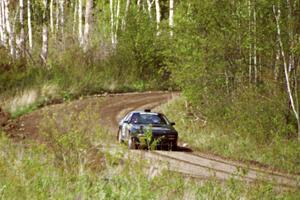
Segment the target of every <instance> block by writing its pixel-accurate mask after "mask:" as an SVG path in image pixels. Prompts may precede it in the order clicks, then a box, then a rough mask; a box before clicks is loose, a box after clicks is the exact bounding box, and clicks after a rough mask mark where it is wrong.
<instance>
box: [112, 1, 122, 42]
mask: <svg viewBox="0 0 300 200" xmlns="http://www.w3.org/2000/svg"><path fill="white" fill-rule="evenodd" d="M116 6H117V7H116V15H115V16H116V19H115V20H116V24H115V25H116V27H115V36H114V37H115V43H116V44H117V43H118V31H119V21H120V8H121V5H120V0H117V5H116Z"/></svg>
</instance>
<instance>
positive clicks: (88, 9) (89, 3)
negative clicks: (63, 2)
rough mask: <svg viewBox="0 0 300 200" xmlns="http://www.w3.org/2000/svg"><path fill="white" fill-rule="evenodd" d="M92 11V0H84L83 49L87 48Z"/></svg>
mask: <svg viewBox="0 0 300 200" xmlns="http://www.w3.org/2000/svg"><path fill="white" fill-rule="evenodd" d="M92 11H93V0H87V1H86V7H85V25H84V35H83V41H84V42H83V46H84V47H83V48H84V51H86V50H87V47H88V43H89V41H88V39H89V34H90V29H91V24H92Z"/></svg>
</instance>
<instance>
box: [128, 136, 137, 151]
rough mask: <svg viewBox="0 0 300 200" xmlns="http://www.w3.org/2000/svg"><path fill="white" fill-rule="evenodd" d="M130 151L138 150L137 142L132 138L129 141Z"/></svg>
mask: <svg viewBox="0 0 300 200" xmlns="http://www.w3.org/2000/svg"><path fill="white" fill-rule="evenodd" d="M128 149H136V142H135V140H134V139H133V138H132V137H130V138H129V140H128Z"/></svg>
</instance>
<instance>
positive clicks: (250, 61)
mask: <svg viewBox="0 0 300 200" xmlns="http://www.w3.org/2000/svg"><path fill="white" fill-rule="evenodd" d="M248 4H249V5H248V6H249V7H248V9H249V84H251V83H252V41H251V40H252V20H251V14H252V12H251V0H249V1H248Z"/></svg>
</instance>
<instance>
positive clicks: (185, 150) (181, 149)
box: [176, 146, 193, 152]
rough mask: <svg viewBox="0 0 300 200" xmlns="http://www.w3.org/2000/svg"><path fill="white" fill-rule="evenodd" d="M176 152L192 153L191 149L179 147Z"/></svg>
mask: <svg viewBox="0 0 300 200" xmlns="http://www.w3.org/2000/svg"><path fill="white" fill-rule="evenodd" d="M176 151H181V152H193V150H192V149H190V148H188V147H180V146H178V147H177V149H176Z"/></svg>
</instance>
